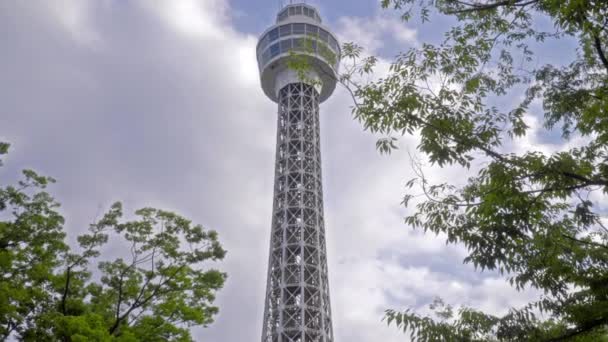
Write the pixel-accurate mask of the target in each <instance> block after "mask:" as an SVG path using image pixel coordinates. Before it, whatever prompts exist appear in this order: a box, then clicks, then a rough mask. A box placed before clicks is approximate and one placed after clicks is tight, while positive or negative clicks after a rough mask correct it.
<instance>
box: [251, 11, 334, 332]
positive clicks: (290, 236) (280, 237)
mask: <svg viewBox="0 0 608 342" xmlns="http://www.w3.org/2000/svg"><path fill="white" fill-rule="evenodd" d="M293 52H295V53H297V54H298V56H302V57H303V58H304V59H305V60H306V61H307V63H306V64H307V65H308V68H306V70H305V72H304V74H305V75H303V74H302V73H298V72H296V71H294V70H293V69H290V68H289V67H288V60H289V59H290V58H293ZM257 59H258V65H259V69H260V79H261V84H262V88H263V90H264V93H265V94H266V96H268V97H269V98H270V99H271V100H272V101H274V102H276V103H277V104H278V124H277V147H276V165H275V181H274V200H273V211H272V227H271V236H270V252H269V261H268V278H267V283H266V299H265V308H264V324H263V328H262V342H312V341H315V342H333V341H334V339H333V332H332V320H331V307H330V300H329V284H328V276H327V257H326V255H327V254H326V246H325V226H324V219H323V189H322V182H321V149H320V139H319V138H320V137H319V134H320V130H319V104H320V103H321V102H323V101H325V100H326V99H328V98H329V96H331V94H332V93H333V91H334V89H335V87H336V78H337V77H336V75H337V72H338V67H339V64H338V63H339V62H338V61H339V60H340V47H339V44H338V41H337V39H336V38H335V36H334V35H333V34H332V33H331V32H330V31H329V29H328V28H327V27H325V26H324V25H323V24H322V21H321V17H320V16H319V13H318V11H317V10H316V9H315V8H314V7H312V6H310V5H307V4H292V5H288V6H285V7H284V8H282V9H281V10H280V11H279V14H278V15H277V21H276V24H275V25H273V26H272V27H270V28H269V29H268V30H266V31H265V32H264V33H263V34H262V35H261V38H260V40H259V43H258V45H257ZM303 76H305V77H303Z"/></svg>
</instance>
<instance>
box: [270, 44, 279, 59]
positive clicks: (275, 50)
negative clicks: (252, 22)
mask: <svg viewBox="0 0 608 342" xmlns="http://www.w3.org/2000/svg"><path fill="white" fill-rule="evenodd" d="M279 53H281V48H280V47H279V43H276V44H274V45H272V46H270V57H274V56H276V55H278V54H279Z"/></svg>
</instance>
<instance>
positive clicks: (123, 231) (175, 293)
mask: <svg viewBox="0 0 608 342" xmlns="http://www.w3.org/2000/svg"><path fill="white" fill-rule="evenodd" d="M7 150H8V144H0V154H3V153H6V151H7ZM23 175H24V179H23V180H22V181H20V182H19V183H18V184H17V185H15V186H13V185H8V186H5V187H1V188H0V215H2V216H0V218H2V221H0V277H1V278H0V334H1V335H2V338H3V339H6V338H8V337H9V336H12V337H16V338H18V339H20V340H24V341H58V340H60V341H191V340H192V338H191V336H190V333H189V329H188V328H189V327H191V326H194V325H202V326H206V325H208V324H210V323H211V322H212V321H213V316H214V315H215V314H216V313H217V312H218V308H217V307H215V306H213V301H214V299H215V293H216V292H217V290H219V289H220V288H221V287H222V286H223V283H224V280H225V278H226V275H225V274H224V273H222V272H220V271H218V270H216V269H214V268H210V267H209V265H207V263H208V262H210V261H214V260H220V259H222V258H223V257H224V255H225V251H224V250H223V249H222V247H221V245H220V243H219V242H218V236H217V233H216V232H215V231H211V230H206V229H203V227H202V226H200V225H194V224H192V223H191V222H190V221H189V220H187V219H185V218H183V217H181V216H179V215H177V214H175V213H172V212H168V211H163V210H158V209H153V208H144V209H140V210H138V211H136V212H135V218H134V219H132V220H127V219H124V218H123V210H122V205H121V204H120V203H115V204H114V205H112V207H111V208H110V210H109V211H108V212H107V213H105V214H104V215H103V216H102V217H101V219H99V220H98V221H97V222H95V223H93V224H91V226H90V227H89V232H88V233H87V234H84V235H81V236H79V237H78V239H77V240H78V245H79V248H78V251H74V250H72V249H71V248H70V247H69V246H68V245H67V244H66V243H65V242H64V239H65V237H66V234H65V233H64V232H63V225H64V222H65V221H64V218H63V217H62V216H61V214H60V213H59V212H58V207H59V204H58V203H57V202H56V201H55V200H54V199H53V198H52V197H51V195H49V194H48V193H47V192H46V191H45V188H46V186H47V185H49V184H50V183H53V182H54V180H53V179H51V178H48V177H44V176H40V175H38V174H36V173H35V172H33V171H31V170H26V171H24V172H23ZM109 242H110V243H109ZM104 247H105V248H104ZM112 250H113V251H112ZM109 251H112V253H113V254H115V255H114V256H116V255H119V256H120V255H122V256H123V257H118V258H113V255H105V254H107V253H109ZM94 265H97V269H96V270H94V269H93V266H94Z"/></svg>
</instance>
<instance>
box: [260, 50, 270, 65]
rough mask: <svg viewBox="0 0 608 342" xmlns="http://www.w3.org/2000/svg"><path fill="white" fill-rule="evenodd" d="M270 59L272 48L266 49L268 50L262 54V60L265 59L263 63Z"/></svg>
mask: <svg viewBox="0 0 608 342" xmlns="http://www.w3.org/2000/svg"><path fill="white" fill-rule="evenodd" d="M269 59H270V50H266V51H264V54H263V55H262V61H264V62H263V63H262V64H266V62H268V60H269Z"/></svg>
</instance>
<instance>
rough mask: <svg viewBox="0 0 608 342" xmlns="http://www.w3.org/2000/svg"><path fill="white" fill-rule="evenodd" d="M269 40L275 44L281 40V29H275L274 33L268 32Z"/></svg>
mask: <svg viewBox="0 0 608 342" xmlns="http://www.w3.org/2000/svg"><path fill="white" fill-rule="evenodd" d="M268 39H269V40H270V41H271V42H273V41H275V40H277V39H279V29H278V28H275V29H273V30H272V31H270V32H268Z"/></svg>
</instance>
